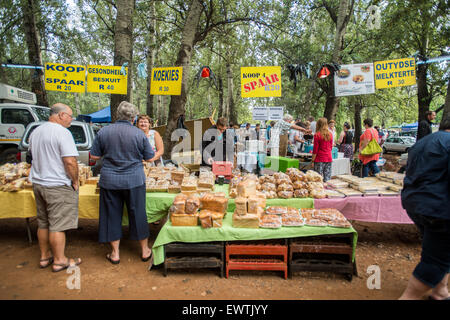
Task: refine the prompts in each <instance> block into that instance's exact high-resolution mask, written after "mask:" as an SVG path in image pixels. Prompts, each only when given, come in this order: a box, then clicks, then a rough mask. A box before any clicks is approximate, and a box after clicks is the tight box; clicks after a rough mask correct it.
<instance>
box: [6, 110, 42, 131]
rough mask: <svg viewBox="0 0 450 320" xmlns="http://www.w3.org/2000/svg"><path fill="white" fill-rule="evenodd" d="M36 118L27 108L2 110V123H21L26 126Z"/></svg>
mask: <svg viewBox="0 0 450 320" xmlns="http://www.w3.org/2000/svg"><path fill="white" fill-rule="evenodd" d="M33 121H34V118H33V116H32V115H31V113H30V111H28V110H26V109H6V108H5V109H3V110H2V123H20V124H23V126H24V127H25V128H26V127H27V125H28V124H29V123H30V122H33Z"/></svg>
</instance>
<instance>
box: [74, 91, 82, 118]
mask: <svg viewBox="0 0 450 320" xmlns="http://www.w3.org/2000/svg"><path fill="white" fill-rule="evenodd" d="M74 96H75V97H74V98H75V110H76V112H77V116H78V115H80V114H81V109H80V96H79V93H78V92H74Z"/></svg>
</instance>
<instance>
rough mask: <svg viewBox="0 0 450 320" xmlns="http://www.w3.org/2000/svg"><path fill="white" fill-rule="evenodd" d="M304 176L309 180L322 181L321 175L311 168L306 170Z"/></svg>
mask: <svg viewBox="0 0 450 320" xmlns="http://www.w3.org/2000/svg"><path fill="white" fill-rule="evenodd" d="M306 178H307V179H308V181H310V182H323V177H322V176H321V175H320V174H319V173H317V172H316V171H313V170H308V171H306Z"/></svg>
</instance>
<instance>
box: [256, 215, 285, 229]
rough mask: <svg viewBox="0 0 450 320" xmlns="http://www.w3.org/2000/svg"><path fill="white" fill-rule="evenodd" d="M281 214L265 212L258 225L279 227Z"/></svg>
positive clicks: (272, 227)
mask: <svg viewBox="0 0 450 320" xmlns="http://www.w3.org/2000/svg"><path fill="white" fill-rule="evenodd" d="M281 225H282V223H281V216H279V215H275V214H265V215H264V216H262V218H261V220H260V223H259V226H260V227H261V228H271V229H276V228H281Z"/></svg>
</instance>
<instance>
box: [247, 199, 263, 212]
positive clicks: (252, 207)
mask: <svg viewBox="0 0 450 320" xmlns="http://www.w3.org/2000/svg"><path fill="white" fill-rule="evenodd" d="M259 203H260V198H258V197H257V196H253V197H250V198H248V199H247V211H248V213H258V207H259Z"/></svg>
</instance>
